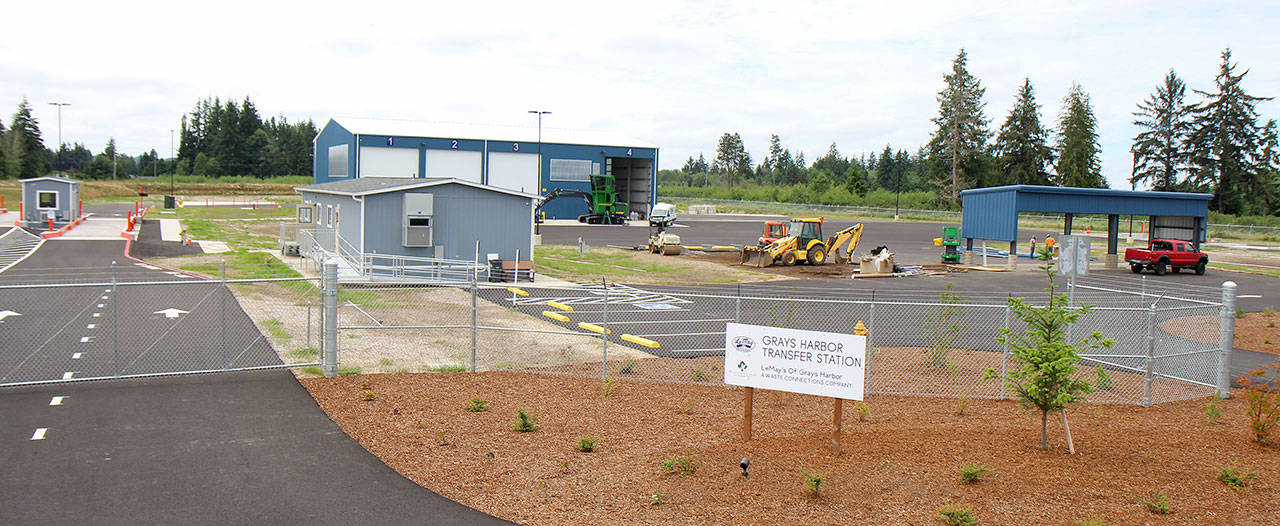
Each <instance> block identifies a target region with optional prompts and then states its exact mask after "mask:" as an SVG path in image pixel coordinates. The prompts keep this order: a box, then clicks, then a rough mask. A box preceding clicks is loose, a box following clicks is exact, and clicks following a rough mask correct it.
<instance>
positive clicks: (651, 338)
mask: <svg viewBox="0 0 1280 526" xmlns="http://www.w3.org/2000/svg"><path fill="white" fill-rule="evenodd" d="M1142 283H1145V282H1144V281H1140V280H1125V281H1122V282H1116V281H1114V280H1081V281H1079V282H1077V283H1076V286H1074V287H1064V288H1062V289H1059V290H1058V291H1057V292H1058V293H1062V294H1067V295H1069V296H1070V297H1071V298H1072V299H1071V301H1072V304H1073V305H1092V307H1091V310H1090V312H1089V313H1087V314H1086V315H1084V316H1083V317H1082V318H1081V319H1080V321H1079V322H1078V323H1076V324H1074V325H1072V326H1071V327H1070V329H1069V337H1070V339H1071V340H1073V341H1074V340H1079V339H1083V338H1085V337H1086V336H1088V335H1090V334H1092V333H1093V332H1095V331H1096V332H1098V333H1100V334H1101V335H1102V336H1104V337H1106V338H1109V339H1111V340H1112V341H1113V342H1114V344H1113V345H1112V346H1111V347H1109V348H1102V349H1096V350H1090V351H1089V352H1087V353H1085V354H1083V355H1082V356H1081V360H1080V368H1079V371H1078V373H1077V374H1078V375H1079V376H1080V377H1081V378H1083V379H1086V380H1088V381H1089V382H1090V383H1091V384H1093V385H1094V386H1095V393H1094V394H1093V395H1091V399H1092V400H1096V401H1105V402H1112V403H1126V404H1141V405H1150V404H1153V403H1159V402H1167V401H1172V400H1180V399H1185V398H1193V397H1202V396H1209V395H1210V394H1212V393H1213V392H1214V391H1215V389H1216V388H1217V387H1218V386H1219V385H1221V383H1220V380H1221V378H1225V375H1223V374H1222V371H1224V370H1225V368H1226V367H1227V365H1228V364H1227V359H1228V355H1226V354H1225V353H1223V352H1222V348H1221V346H1220V344H1221V342H1220V330H1221V328H1222V327H1224V326H1225V324H1224V323H1223V321H1224V320H1233V319H1234V318H1232V317H1231V316H1226V317H1225V318H1224V317H1223V316H1222V312H1223V311H1224V307H1223V306H1222V304H1220V303H1216V302H1211V301H1204V300H1200V299H1195V298H1186V297H1173V296H1171V295H1169V294H1168V292H1167V291H1163V292H1162V291H1157V290H1144V288H1143V287H1142V286H1141V285H1142ZM1152 288H1153V289H1154V287H1152ZM730 290H731V289H730ZM1201 292H1203V291H1201ZM1017 296H1025V298H1024V299H1025V301H1027V302H1028V303H1031V304H1034V305H1043V304H1044V302H1045V295H1044V294H1043V293H1041V294H1039V295H1036V294H1034V293H1032V294H1026V295H1014V294H1010V293H1003V294H995V293H973V294H969V293H963V292H956V291H952V290H949V289H948V290H947V291H945V292H941V293H938V292H934V293H921V292H903V293H894V294H886V293H881V294H880V297H878V298H876V297H874V293H873V294H871V295H870V297H868V294H867V293H865V292H862V293H857V294H848V295H845V296H843V297H842V293H839V292H832V291H827V296H826V297H794V296H793V297H783V296H775V295H770V294H759V293H752V292H748V293H743V294H738V293H736V291H734V293H733V294H716V293H707V292H701V293H692V292H689V291H687V290H681V291H674V290H664V289H663V288H662V287H653V288H645V289H639V288H634V287H630V286H627V285H621V284H615V283H609V284H607V286H606V284H604V283H602V282H594V283H578V284H575V286H570V287H543V286H538V285H531V284H523V283H522V284H520V286H519V287H518V288H516V287H511V286H504V287H494V286H488V285H487V284H479V283H472V284H468V285H458V286H449V285H438V286H395V285H342V286H340V287H339V288H338V292H337V294H336V297H337V299H338V302H337V307H336V308H337V320H338V324H337V327H336V329H337V333H338V335H337V338H336V342H337V345H336V356H335V358H336V360H337V363H341V364H343V366H345V367H348V368H349V370H359V371H387V372H392V371H423V370H436V371H450V370H458V371H461V370H498V369H508V370H512V369H514V370H522V371H530V372H539V373H548V374H567V375H576V376H593V377H601V378H604V377H610V378H616V379H635V380H650V381H663V382H680V383H693V384H705V385H721V384H722V380H723V371H722V368H723V366H724V363H723V360H724V358H723V356H724V331H725V324H726V323H728V322H740V323H747V324H755V325H764V326H774V327H788V328H795V329H804V330H815V331H827V332H838V333H852V332H853V330H854V327H855V326H856V325H857V324H858V323H859V322H862V323H863V324H865V325H866V326H867V328H868V329H869V330H870V340H869V349H868V358H867V364H868V371H867V386H866V388H867V392H868V393H872V394H904V395H917V396H946V397H969V398H1002V397H1008V396H1009V395H1008V394H1006V392H1005V390H1004V388H1003V384H1002V382H1001V380H999V379H993V378H992V377H993V375H1003V374H1004V373H1007V372H1008V371H1010V370H1013V369H1015V368H1017V367H1018V363H1017V362H1016V360H1015V358H1013V356H1012V355H1011V354H1010V353H1009V349H1008V348H1007V347H1006V346H1004V345H1002V344H1001V343H1000V342H999V340H998V337H999V336H1000V335H1001V334H1003V333H1004V331H1006V330H1009V331H1012V332H1014V333H1020V332H1022V331H1025V330H1026V326H1025V324H1023V322H1022V321H1021V320H1020V319H1018V318H1017V317H1016V316H1015V315H1014V312H1013V310H1012V308H1011V307H1010V306H1009V302H1008V300H1009V299H1010V298H1011V297H1017ZM1205 296H1207V297H1212V296H1208V295H1207V294H1206V295H1205ZM1227 330H1228V331H1230V330H1231V329H1230V327H1228V328H1227Z"/></svg>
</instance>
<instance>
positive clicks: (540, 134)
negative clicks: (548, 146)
mask: <svg viewBox="0 0 1280 526" xmlns="http://www.w3.org/2000/svg"><path fill="white" fill-rule="evenodd" d="M529 113H532V114H534V115H537V116H538V187H539V188H541V187H542V116H543V115H551V112H549V111H545V110H529Z"/></svg>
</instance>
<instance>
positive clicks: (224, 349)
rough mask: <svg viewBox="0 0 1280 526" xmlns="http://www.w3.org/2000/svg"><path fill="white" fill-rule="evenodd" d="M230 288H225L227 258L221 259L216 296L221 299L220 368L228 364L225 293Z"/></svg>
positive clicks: (228, 291) (224, 367)
mask: <svg viewBox="0 0 1280 526" xmlns="http://www.w3.org/2000/svg"><path fill="white" fill-rule="evenodd" d="M229 293H230V289H228V288H227V260H225V259H224V260H222V289H221V290H219V291H218V297H219V298H220V299H221V315H220V317H219V324H220V330H219V332H220V334H221V335H222V343H221V347H222V368H223V369H226V368H227V367H228V366H229V365H230V363H229V362H230V361H231V360H230V359H229V358H227V294H229Z"/></svg>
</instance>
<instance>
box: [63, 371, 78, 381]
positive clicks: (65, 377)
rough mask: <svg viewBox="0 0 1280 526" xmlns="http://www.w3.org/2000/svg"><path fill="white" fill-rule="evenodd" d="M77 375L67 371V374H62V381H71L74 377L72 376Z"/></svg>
mask: <svg viewBox="0 0 1280 526" xmlns="http://www.w3.org/2000/svg"><path fill="white" fill-rule="evenodd" d="M75 375H76V372H75V371H67V372H65V373H62V379H63V380H70V379H71V377H72V376H75Z"/></svg>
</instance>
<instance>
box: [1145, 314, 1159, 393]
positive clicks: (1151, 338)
mask: <svg viewBox="0 0 1280 526" xmlns="http://www.w3.org/2000/svg"><path fill="white" fill-rule="evenodd" d="M1157 303H1158V302H1157ZM1155 356H1156V304H1155V303H1152V304H1151V307H1149V308H1148V309H1147V356H1146V359H1145V360H1144V362H1145V363H1144V364H1143V366H1142V368H1143V370H1144V372H1143V377H1142V407H1150V406H1151V369H1152V366H1154V365H1155Z"/></svg>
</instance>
